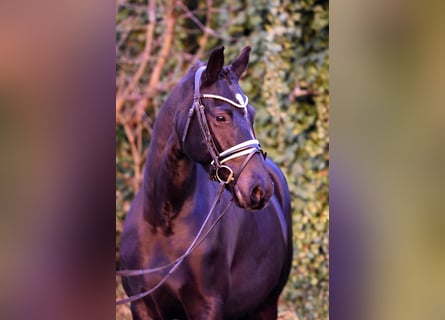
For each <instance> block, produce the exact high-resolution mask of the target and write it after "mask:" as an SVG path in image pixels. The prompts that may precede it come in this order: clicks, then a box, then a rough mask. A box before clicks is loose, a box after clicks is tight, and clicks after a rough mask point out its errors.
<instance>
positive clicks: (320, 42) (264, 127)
mask: <svg viewBox="0 0 445 320" xmlns="http://www.w3.org/2000/svg"><path fill="white" fill-rule="evenodd" d="M183 3H184V5H185V6H187V8H188V10H189V14H185V10H184V8H181V7H178V6H176V7H175V8H174V14H175V17H176V19H177V21H176V26H175V29H174V32H175V36H174V40H173V43H172V48H171V51H170V53H171V54H170V56H169V59H168V61H167V62H166V63H165V65H164V66H163V70H162V77H161V78H160V80H159V84H158V85H157V91H156V95H154V96H150V95H149V96H146V97H144V96H143V93H144V90H146V88H147V83H149V81H150V71H151V70H152V68H153V66H152V65H151V64H150V63H148V65H147V68H146V70H145V73H144V74H145V77H141V78H140V79H139V81H138V84H137V86H136V89H135V91H136V92H139V93H142V96H143V97H144V98H145V99H147V101H148V102H147V105H145V106H144V109H145V112H146V113H147V114H148V117H149V119H150V121H148V122H147V123H146V125H145V126H143V127H142V129H141V130H140V131H137V132H140V134H143V135H144V137H143V138H140V144H141V145H140V146H139V147H138V148H139V149H140V150H142V152H145V150H146V146H147V145H148V142H149V135H150V132H151V130H150V128H151V124H152V123H153V121H154V119H155V117H156V110H157V109H158V108H159V107H161V105H162V102H163V101H165V97H166V96H167V95H168V92H169V91H170V89H171V87H172V86H173V85H174V84H175V83H176V82H177V81H178V80H179V79H180V78H181V77H182V76H183V75H184V73H185V71H186V70H187V69H188V68H189V67H190V66H191V65H190V63H192V62H194V61H195V60H196V59H197V58H199V59H201V60H205V59H206V58H207V56H206V54H207V53H208V52H209V51H210V50H211V49H213V48H214V47H215V46H218V45H224V46H225V48H226V50H225V56H226V59H227V60H226V61H227V62H230V61H231V60H232V59H234V58H235V57H236V56H237V55H238V54H239V51H240V50H241V49H242V48H243V47H244V46H246V45H251V46H252V53H251V59H250V64H249V67H248V70H247V71H246V74H245V75H244V76H243V79H242V80H241V82H240V85H241V87H242V88H243V90H244V91H245V93H246V94H247V95H248V96H249V101H250V102H251V103H252V105H253V106H254V107H255V108H256V111H257V116H256V123H255V130H256V134H257V137H258V139H259V140H260V142H261V144H262V146H263V148H264V149H265V150H266V151H267V152H268V155H269V156H270V157H271V158H272V159H273V160H274V161H275V162H277V163H278V164H279V166H280V167H281V168H282V170H283V172H284V173H285V175H286V178H287V181H288V184H289V188H290V191H291V194H292V208H293V223H294V224H293V228H294V249H295V252H294V261H293V268H292V271H291V276H290V278H289V282H288V285H287V287H286V289H285V291H284V293H283V300H284V302H285V304H286V305H288V306H292V309H293V310H295V311H296V313H297V315H298V318H299V319H326V318H328V278H329V272H328V260H329V251H328V234H329V229H328V226H329V202H328V201H329V194H328V185H329V177H328V167H329V137H328V126H329V73H328V71H329V52H328V29H329V27H328V13H329V8H328V2H327V1H317V0H304V1H300V2H294V1H290V0H286V1H278V0H273V1H265V0H260V1H252V0H245V1H241V2H239V3H237V4H234V3H231V2H224V1H216V2H213V10H212V11H210V12H209V10H208V7H207V6H206V4H207V2H204V1H190V2H189V3H188V2H185V1H184V2H183ZM145 7H146V5H144V4H134V5H131V6H119V7H118V12H117V15H118V32H117V39H118V43H119V39H123V38H122V37H123V36H125V35H124V34H123V33H124V31H119V30H122V29H123V28H122V25H124V24H125V23H124V22H126V21H127V22H128V21H129V19H130V20H131V21H132V22H133V23H136V25H139V24H140V25H144V24H146V23H147V15H146V14H145V12H146V8H145ZM167 7H168V5H167ZM167 11H168V10H167V8H166V6H160V5H157V7H156V17H157V19H159V23H158V24H157V30H158V32H155V33H154V34H155V36H154V37H155V38H156V39H157V41H158V42H162V41H163V35H162V30H163V23H164V22H165V21H164V20H165V14H166V12H167ZM190 14H193V15H194V17H195V18H196V19H199V21H200V22H201V23H202V25H203V26H205V25H206V24H207V26H208V28H209V29H207V32H203V31H202V28H201V29H200V28H199V27H197V25H196V23H195V22H193V21H192V20H191V19H190ZM208 17H210V21H209V20H208ZM163 19H164V20H163ZM136 29H137V28H136ZM209 30H210V31H209ZM126 37H127V38H126V39H125V40H123V41H120V42H121V45H120V46H119V47H118V48H117V59H118V65H117V70H118V79H119V78H120V79H127V78H129V77H131V75H132V74H134V73H135V72H136V69H137V66H138V63H137V61H138V60H137V59H140V55H141V53H142V52H143V50H144V45H145V42H144V41H145V40H144V39H145V29H144V30H139V31H138V30H134V31H131V32H128V34H127V35H126ZM160 50H161V48H160V47H158V48H154V49H153V50H152V52H151V53H150V57H151V59H155V60H156V59H157V58H158V57H157V54H158V53H159V51H160ZM131 59H136V63H133V64H132V63H127V62H128V61H129V60H131ZM133 61H134V60H133ZM127 83H128V81H127V80H123V81H122V82H121V83H119V81H118V83H117V86H118V92H119V87H120V86H123V87H124V86H125V85H126V84H127ZM135 108H137V103H136V102H131V101H129V100H126V101H125V103H124V104H123V108H122V110H123V111H122V112H131V110H135ZM133 112H134V111H133ZM122 119H128V117H122ZM130 119H131V118H130ZM137 121H140V122H143V120H142V118H141V119H138V118H136V122H137ZM125 125H126V124H125V121H124V120H122V121H121V122H119V121H118V123H117V130H116V137H117V138H116V143H117V158H116V165H117V181H116V183H117V191H116V194H117V219H116V221H117V226H118V228H117V243H119V234H120V229H121V226H122V220H123V218H124V216H125V214H126V212H127V210H128V208H129V203H130V201H131V198H132V196H133V195H134V181H133V174H134V172H135V169H134V168H135V165H134V154H133V155H132V153H131V147H130V146H129V137H128V136H127V135H126V131H125V130H124V126H125ZM127 131H128V129H127ZM136 136H137V135H136ZM146 136H148V137H146ZM140 165H141V166H142V164H140Z"/></svg>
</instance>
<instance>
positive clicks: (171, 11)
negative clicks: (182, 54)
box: [147, 0, 176, 95]
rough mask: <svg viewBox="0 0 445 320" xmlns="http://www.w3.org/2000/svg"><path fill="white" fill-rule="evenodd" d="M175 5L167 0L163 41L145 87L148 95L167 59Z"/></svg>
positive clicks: (173, 25) (172, 33) (151, 91)
mask: <svg viewBox="0 0 445 320" xmlns="http://www.w3.org/2000/svg"><path fill="white" fill-rule="evenodd" d="M174 10H175V6H174V0H170V1H169V2H168V8H167V14H166V17H165V21H166V30H165V33H164V34H165V37H164V41H163V42H162V47H161V51H160V52H159V55H158V56H159V59H158V61H157V63H156V64H155V66H154V68H153V72H152V73H151V77H150V82H149V84H148V87H147V93H148V95H152V94H153V93H154V91H155V89H156V85H157V84H158V82H159V79H160V78H161V73H162V69H163V67H164V65H165V63H166V61H167V57H168V56H169V53H170V48H171V45H172V42H173V35H174V31H175V26H176V17H175V14H174Z"/></svg>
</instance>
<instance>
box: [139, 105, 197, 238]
mask: <svg viewBox="0 0 445 320" xmlns="http://www.w3.org/2000/svg"><path fill="white" fill-rule="evenodd" d="M163 111H165V112H163V113H162V114H160V115H159V116H158V119H157V120H156V125H155V128H154V130H153V140H152V141H151V144H150V147H149V150H148V152H147V161H146V166H145V172H144V181H143V192H144V201H143V210H144V217H145V219H146V220H147V221H148V222H149V223H150V224H151V225H152V226H154V227H160V228H161V229H163V230H164V232H165V233H167V234H168V233H171V227H172V220H173V219H174V218H175V217H176V216H177V215H178V213H179V212H180V210H181V208H182V206H183V204H184V201H185V200H186V199H187V198H188V197H189V196H190V194H191V193H192V191H193V189H194V186H195V180H196V174H195V172H196V164H195V163H194V162H193V161H191V160H190V159H189V158H188V157H187V156H186V155H185V154H184V153H183V152H182V150H181V143H180V140H179V137H178V135H177V133H176V131H175V130H172V125H173V126H174V121H173V119H172V118H171V116H169V115H172V114H174V112H171V110H167V109H166V110H163Z"/></svg>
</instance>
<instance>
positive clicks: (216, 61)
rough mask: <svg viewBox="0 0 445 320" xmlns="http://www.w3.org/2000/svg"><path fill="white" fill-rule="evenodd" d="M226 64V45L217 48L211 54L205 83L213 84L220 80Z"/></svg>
mask: <svg viewBox="0 0 445 320" xmlns="http://www.w3.org/2000/svg"><path fill="white" fill-rule="evenodd" d="M223 66H224V47H219V48H216V49H214V50H213V51H212V53H211V54H210V58H209V62H208V63H207V68H206V71H205V76H206V77H205V79H204V81H203V82H204V83H205V84H207V85H208V84H212V83H214V82H215V81H216V80H218V75H219V73H220V72H221V70H222V68H223Z"/></svg>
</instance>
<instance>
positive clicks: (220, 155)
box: [182, 66, 266, 184]
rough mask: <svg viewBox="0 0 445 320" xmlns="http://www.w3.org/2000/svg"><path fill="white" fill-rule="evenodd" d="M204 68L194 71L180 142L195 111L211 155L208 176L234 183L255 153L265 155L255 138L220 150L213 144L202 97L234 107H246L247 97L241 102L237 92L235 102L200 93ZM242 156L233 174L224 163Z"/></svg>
mask: <svg viewBox="0 0 445 320" xmlns="http://www.w3.org/2000/svg"><path fill="white" fill-rule="evenodd" d="M205 69H206V66H202V67H200V68H199V69H198V70H197V71H196V73H195V91H194V95H193V104H192V106H191V107H190V109H189V112H188V117H187V122H186V124H185V128H184V133H183V135H182V144H183V145H184V142H185V140H186V139H187V132H188V129H189V126H190V122H191V120H192V117H193V114H194V113H196V114H197V118H198V122H199V126H200V128H201V132H202V134H203V136H204V140H205V142H206V145H207V150H208V151H209V153H210V156H211V157H212V162H211V163H210V165H211V166H212V170H211V172H210V178H211V179H212V180H218V181H219V182H223V183H225V184H229V183H231V182H232V181H233V182H234V184H235V183H236V181H237V179H238V177H239V175H240V174H241V171H242V170H243V169H244V168H245V166H246V165H247V163H248V162H249V160H250V159H251V158H252V157H253V156H254V155H255V154H256V153H261V154H263V156H264V157H266V154H265V153H264V152H263V150H262V149H261V146H260V143H259V142H258V140H256V139H251V140H247V141H244V142H241V143H239V144H237V145H234V146H232V147H230V148H228V149H226V150H225V151H222V152H220V151H219V150H218V148H217V147H216V144H215V140H214V139H213V136H212V134H211V132H210V129H209V124H208V122H207V118H206V116H205V106H204V104H203V102H202V99H203V98H211V99H216V100H221V101H224V102H226V103H229V104H231V105H232V106H234V107H236V108H239V109H245V108H246V107H247V103H248V98H247V97H246V96H245V101H244V102H243V99H242V97H241V95H239V94H237V95H236V98H237V99H238V100H239V102H240V103H236V102H235V101H232V100H230V99H227V98H225V97H223V96H220V95H216V94H208V93H204V94H201V93H200V92H199V89H200V85H201V75H202V73H203V71H204V70H205ZM242 156H247V157H246V158H245V159H244V162H243V163H242V165H241V167H240V170H239V172H238V174H237V176H235V174H234V172H233V170H232V168H230V167H229V166H228V165H226V164H224V163H226V162H227V161H229V160H232V159H235V158H238V157H242Z"/></svg>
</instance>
